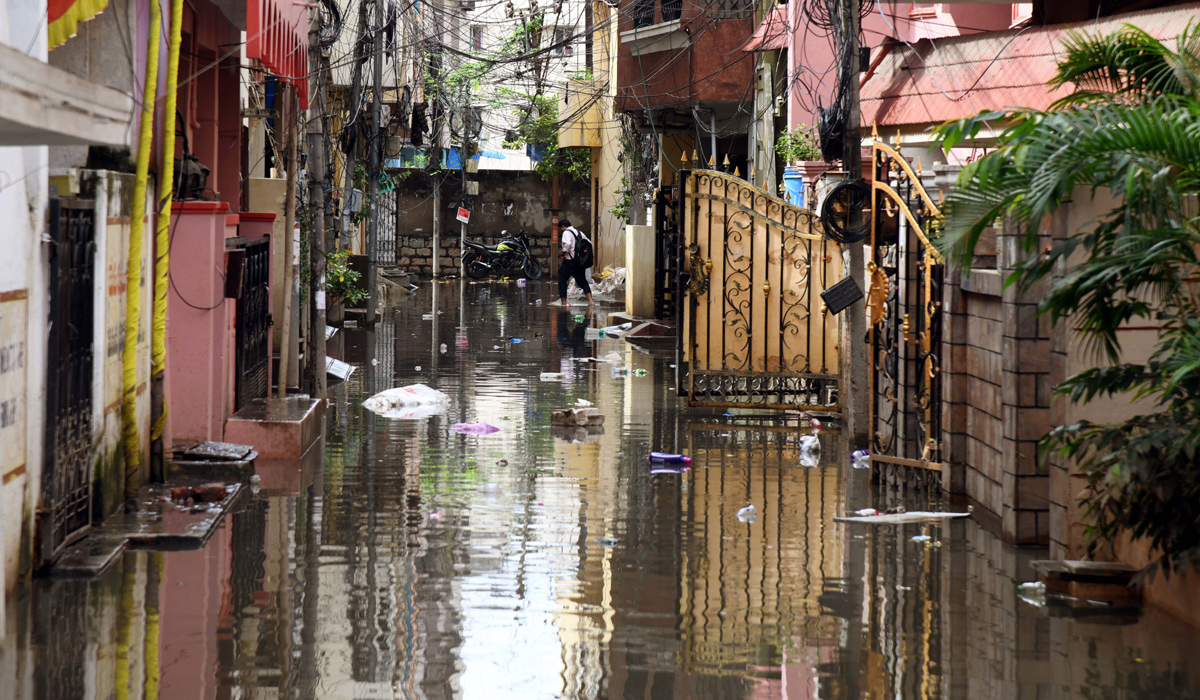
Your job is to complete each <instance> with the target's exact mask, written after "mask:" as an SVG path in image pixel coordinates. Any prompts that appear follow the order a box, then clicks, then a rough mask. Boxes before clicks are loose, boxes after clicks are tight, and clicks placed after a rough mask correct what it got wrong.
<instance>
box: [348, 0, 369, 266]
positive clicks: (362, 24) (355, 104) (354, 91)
mask: <svg viewBox="0 0 1200 700" xmlns="http://www.w3.org/2000/svg"><path fill="white" fill-rule="evenodd" d="M366 33H367V3H366V2H359V3H358V38H357V39H355V41H354V68H353V72H352V73H351V76H350V101H351V103H352V104H351V107H350V119H351V120H354V121H357V119H358V118H359V117H360V116H361V115H360V114H359V109H360V108H361V107H362V67H363V63H366V61H367V57H366V56H365V55H364V53H365V52H364V51H363V37H365V36H366ZM357 156H358V144H354V145H353V146H352V147H351V148H350V151H349V152H347V153H346V172H345V173H343V174H342V181H343V182H344V183H345V184H344V185H343V189H342V192H343V193H344V194H343V198H342V201H343V202H345V201H348V200H349V198H350V193H352V192H353V191H354V166H355V162H354V161H355V160H357ZM342 221H343V222H345V221H346V218H345V216H344V215H343V217H342ZM346 229H348V226H347V227H344V230H343V231H342V233H343V234H345V235H346V236H347V237H349V235H350V231H349V230H346ZM343 245H345V242H344V241H343Z"/></svg>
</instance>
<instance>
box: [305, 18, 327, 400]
mask: <svg viewBox="0 0 1200 700" xmlns="http://www.w3.org/2000/svg"><path fill="white" fill-rule="evenodd" d="M308 65H309V76H310V77H309V81H308V123H307V124H306V129H305V130H306V132H307V133H308V206H309V220H310V234H311V235H310V238H309V244H308V250H309V269H310V273H309V278H310V280H311V284H312V294H311V295H309V296H310V298H311V299H312V300H313V304H312V306H313V309H312V310H313V317H312V318H313V322H312V330H311V331H310V333H311V337H310V338H309V353H310V354H311V355H312V359H311V362H310V364H309V366H310V367H312V368H313V378H312V379H313V382H312V388H313V396H314V397H315V398H317V399H318V400H321V401H324V400H325V391H326V385H325V381H326V379H325V355H326V353H325V108H326V105H325V80H324V78H325V61H324V56H322V54H321V15H320V13H319V12H310V13H309V32H308Z"/></svg>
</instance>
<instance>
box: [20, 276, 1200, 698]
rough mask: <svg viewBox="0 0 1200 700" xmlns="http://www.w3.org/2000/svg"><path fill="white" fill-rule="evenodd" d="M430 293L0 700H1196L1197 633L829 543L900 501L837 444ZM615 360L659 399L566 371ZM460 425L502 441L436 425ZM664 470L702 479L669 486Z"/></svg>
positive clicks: (563, 335)
mask: <svg viewBox="0 0 1200 700" xmlns="http://www.w3.org/2000/svg"><path fill="white" fill-rule="evenodd" d="M434 290H436V297H437V298H436V300H435V299H433V298H432V297H433V296H434V293H432V292H431V290H430V288H429V287H428V286H426V287H425V288H423V289H422V291H421V293H420V295H419V296H418V297H417V298H416V299H415V300H414V301H413V302H412V303H409V304H406V305H404V306H403V307H401V308H397V309H394V310H392V311H391V312H389V314H388V315H387V316H386V318H385V319H384V322H383V323H382V324H380V325H379V326H378V328H377V329H376V330H374V331H371V332H368V331H359V330H349V329H348V330H346V331H345V332H343V333H340V334H339V335H338V336H336V338H337V339H338V340H339V341H340V343H341V353H342V355H343V357H344V358H345V359H347V360H349V361H351V362H352V363H353V364H355V365H356V366H357V367H358V370H357V371H356V372H355V373H354V375H353V376H352V377H351V380H350V381H349V382H348V383H347V384H346V385H344V386H342V387H340V388H339V389H338V390H337V392H336V399H335V401H334V405H333V406H332V409H331V411H330V414H329V418H328V438H327V450H326V458H325V462H324V465H321V464H319V463H318V464H310V465H295V466H294V467H288V468H284V469H274V470H271V471H269V472H268V473H263V474H262V475H261V478H262V482H261V489H260V491H259V492H258V494H257V495H256V497H255V498H254V499H252V500H251V501H250V502H248V504H247V505H246V506H245V507H244V508H242V509H241V510H240V512H238V513H236V514H234V515H232V516H231V517H229V518H227V519H226V521H225V523H224V524H223V525H222V526H221V527H220V529H219V530H218V531H217V532H216V534H215V535H214V537H213V539H212V540H211V541H210V542H209V544H208V546H207V547H205V549H203V550H201V551H193V552H168V553H153V554H151V553H145V552H132V553H129V554H127V555H126V556H125V558H124V560H123V561H122V562H121V564H120V565H119V566H117V567H114V569H113V570H111V571H110V572H108V573H107V574H106V575H105V576H104V577H103V578H101V579H100V580H97V581H94V582H72V581H57V582H48V581H39V582H37V583H36V585H35V586H34V588H33V590H32V591H27V592H25V593H23V594H21V595H19V596H16V597H14V598H10V601H9V605H8V609H7V617H6V620H5V624H6V636H5V638H4V640H3V642H0V674H2V675H0V678H3V679H4V680H5V682H4V683H2V684H0V697H15V698H56V699H57V698H110V697H111V698H153V697H159V698H172V699H174V698H293V697H296V698H352V699H374V698H430V699H440V698H483V699H484V700H500V699H501V698H638V699H639V700H640V699H646V698H655V699H657V698H680V699H682V698H697V699H701V698H703V699H714V700H716V699H722V700H723V699H727V698H728V699H737V698H747V699H758V698H762V699H766V698H779V699H781V700H782V699H788V700H794V699H797V698H805V699H807V698H878V699H881V700H882V699H883V698H906V699H907V698H942V697H945V698H963V699H965V700H986V699H990V698H1029V699H1035V698H1036V699H1043V698H1089V699H1091V698H1183V697H1196V696H1197V695H1200V668H1197V667H1196V666H1195V663H1194V662H1195V660H1196V659H1197V658H1200V631H1197V630H1195V629H1192V628H1188V627H1186V626H1183V625H1181V624H1179V623H1177V622H1175V621H1174V620H1172V619H1171V618H1169V617H1167V616H1165V615H1163V614H1161V613H1159V612H1158V611H1156V610H1148V611H1146V612H1145V613H1144V614H1143V615H1142V617H1141V618H1140V619H1132V618H1125V617H1121V616H1119V615H1114V614H1112V612H1111V611H1109V610H1104V609H1097V610H1095V611H1093V613H1095V614H1094V615H1093V616H1092V617H1089V618H1086V619H1070V618H1066V617H1060V616H1055V615H1052V614H1047V612H1046V611H1044V610H1041V609H1038V608H1035V607H1033V606H1031V605H1029V604H1026V603H1023V602H1020V601H1019V600H1018V598H1017V595H1016V585H1017V584H1018V583H1019V582H1021V581H1026V580H1030V579H1031V578H1032V576H1031V574H1030V573H1029V570H1028V561H1029V560H1031V559H1035V558H1038V557H1040V556H1044V552H1041V551H1038V550H1015V549H1013V548H1011V547H1007V546H1005V545H1003V544H1002V543H1001V542H1000V541H999V540H997V539H996V538H995V537H994V536H993V535H992V534H990V533H989V532H988V531H986V530H984V529H983V528H981V527H980V526H979V525H978V524H976V523H975V522H974V521H971V520H969V519H968V520H966V521H955V522H954V523H953V524H951V525H948V526H946V527H939V526H929V525H924V526H922V525H909V526H904V527H889V528H879V529H867V528H863V527H861V526H856V527H854V528H852V527H847V526H844V525H840V524H837V523H835V522H833V518H834V517H835V516H837V515H841V514H843V513H845V512H846V511H847V510H853V509H857V508H860V507H864V506H866V505H878V504H880V503H882V502H883V501H884V500H888V501H889V502H890V501H892V500H895V499H896V498H897V496H896V495H895V494H888V495H887V496H886V499H885V494H882V493H880V492H877V491H874V490H872V488H871V486H870V484H868V483H867V480H868V474H867V472H866V471H865V470H856V469H851V468H850V467H849V465H848V457H847V453H848V448H847V446H846V445H844V444H843V443H842V441H841V438H840V436H839V435H838V434H837V433H836V432H832V431H826V432H825V433H823V434H822V435H821V440H822V445H823V450H822V454H823V460H822V464H821V465H820V466H818V467H815V468H806V467H802V466H800V460H799V452H798V445H797V439H798V436H799V435H800V433H799V432H797V429H796V427H795V426H794V425H787V424H784V423H781V422H780V421H779V420H778V418H777V417H769V418H766V419H764V418H756V417H747V416H725V415H721V413H720V412H719V411H718V412H709V413H703V412H685V411H683V410H681V409H680V407H679V403H678V401H677V400H676V398H675V397H674V394H673V392H672V391H671V388H670V378H671V375H672V372H673V370H672V369H671V367H670V365H671V363H672V362H673V357H671V356H670V355H668V354H665V353H664V354H647V353H641V352H638V351H635V350H633V349H631V348H630V346H627V345H625V344H624V343H621V342H619V341H614V340H611V339H607V340H601V341H596V342H592V341H587V340H585V338H584V332H583V326H582V325H578V324H576V323H575V321H574V320H573V316H574V314H576V313H581V312H582V309H575V310H572V311H570V312H563V311H559V310H556V309H554V308H553V307H549V306H546V305H544V304H543V305H540V306H537V305H534V303H533V301H534V299H535V297H537V296H539V295H540V296H541V297H543V298H544V299H545V300H546V301H549V300H550V299H551V298H552V290H551V288H550V287H549V286H544V287H529V288H525V289H519V288H517V287H515V286H514V285H510V284H499V283H498V284H495V285H486V284H481V285H467V286H466V287H465V288H460V287H459V285H458V284H457V283H452V284H443V285H438V286H436V287H434ZM460 294H461V296H460ZM460 299H461V300H462V305H461V306H460ZM431 311H433V312H434V316H433V319H434V320H430V321H426V320H423V319H422V316H423V314H426V313H430V312H431ZM460 328H465V329H466V330H460ZM512 338H518V339H520V340H522V341H523V342H521V343H513V342H511V339H512ZM443 344H444V345H445V351H444V352H443V351H442V345H443ZM610 351H617V352H620V353H622V354H623V355H624V357H625V361H626V363H627V364H628V366H629V367H631V368H635V369H636V368H644V369H646V370H648V372H649V374H648V375H647V376H621V377H614V376H613V375H612V374H611V372H610V370H609V368H608V367H607V366H604V365H600V366H596V365H590V364H584V363H579V362H575V361H574V360H575V358H580V357H588V356H601V355H604V354H606V353H608V352H610ZM543 371H554V372H558V371H562V372H565V373H566V374H567V379H566V380H565V381H561V382H544V381H540V380H539V374H540V373H541V372H543ZM418 381H420V382H424V383H427V384H429V385H431V386H434V387H436V388H438V389H440V390H442V391H444V392H445V393H447V394H449V395H450V397H451V400H452V402H451V405H450V408H449V410H448V412H447V414H446V415H444V416H439V417H434V418H429V419H424V420H421V421H415V422H414V421H392V420H386V419H382V418H379V417H377V416H375V415H373V414H371V413H370V412H368V411H365V410H364V409H363V408H362V407H361V406H360V405H359V404H360V401H361V400H362V398H364V397H365V396H368V395H370V394H372V393H374V392H375V391H378V390H381V389H385V388H390V387H393V386H398V385H404V384H409V383H413V382H418ZM579 398H584V399H587V400H589V401H592V402H594V403H595V404H596V405H597V406H598V407H599V408H600V409H601V410H602V412H603V413H604V415H605V416H606V418H607V422H606V424H605V426H604V433H603V435H601V436H599V437H598V438H596V439H593V440H591V441H585V442H582V443H577V444H576V443H572V442H571V441H570V439H572V438H578V437H580V436H578V435H575V434H574V433H566V434H563V433H561V432H560V433H556V432H555V431H553V430H552V429H551V428H550V426H549V413H550V411H551V410H554V409H557V408H562V407H565V406H568V405H570V404H572V403H573V402H574V401H575V400H576V399H579ZM473 421H486V422H489V423H492V424H494V425H496V426H498V427H500V428H501V430H500V432H498V433H495V434H493V435H487V436H478V437H476V436H468V435H458V434H455V433H453V432H451V431H450V430H449V426H450V425H451V424H453V423H457V422H473ZM652 450H659V451H681V452H687V453H689V454H691V455H692V456H693V457H694V458H695V464H694V467H695V468H694V469H692V470H691V471H690V472H687V473H685V474H681V475H673V474H659V475H652V474H651V473H650V472H649V469H648V467H647V461H646V456H647V454H648V453H649V452H650V451H652ZM747 504H753V505H755V506H756V508H757V509H758V518H757V521H755V522H753V523H750V524H746V523H742V522H740V521H739V520H738V519H737V518H736V517H735V513H736V511H737V510H738V509H739V508H741V507H743V506H745V505H747ZM914 537H917V539H916V540H914V539H913V538H914ZM924 537H928V539H927V540H926V539H924ZM1188 662H1192V663H1191V667H1190V668H1189V664H1188Z"/></svg>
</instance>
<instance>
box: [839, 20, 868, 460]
mask: <svg viewBox="0 0 1200 700" xmlns="http://www.w3.org/2000/svg"><path fill="white" fill-rule="evenodd" d="M859 2H860V0H843V16H842V26H843V28H844V29H843V36H844V41H845V44H846V46H845V49H844V58H843V60H844V61H846V64H847V65H846V71H847V73H848V74H849V76H848V78H847V80H846V82H845V85H844V89H845V95H844V97H843V99H844V100H845V115H846V135H845V139H844V142H843V148H844V151H843V154H842V165H843V168H844V169H845V171H846V179H847V180H857V179H858V178H860V177H862V150H861V149H862V125H861V123H860V118H861V115H860V108H859V96H858V81H859V76H860V75H861V72H862V66H861V65H860V61H859V49H858V35H859V29H860V28H859ZM851 216H852V217H854V218H853V219H852V220H851V225H857V224H858V223H860V221H861V219H860V218H859V217H860V212H851ZM864 249H865V246H864V244H863V243H862V242H859V243H851V244H850V250H849V253H850V276H851V277H853V278H854V281H855V283H856V284H858V288H859V289H862V290H863V291H864V292H865V291H866V289H867V271H866V260H865V253H864ZM865 298H866V297H865V296H864V299H865ZM846 313H847V315H848V323H847V325H848V329H847V330H848V332H849V334H850V337H849V345H850V348H849V350H850V353H849V356H848V357H849V376H848V378H847V379H848V381H847V387H846V388H847V389H848V391H847V392H846V393H845V394H844V395H843V396H844V397H845V399H846V401H845V402H844V405H845V409H846V414H845V415H846V416H847V418H848V420H847V425H846V428H847V432H848V433H849V435H850V439H851V440H852V444H855V445H866V444H867V439H868V437H867V433H868V427H869V426H868V421H869V420H870V411H869V410H868V406H869V404H870V396H869V395H868V392H869V385H868V381H867V365H868V361H867V356H868V354H869V350H868V348H867V346H866V342H867V341H866V338H867V317H866V310H865V307H864V305H863V301H862V300H859V301H856V302H854V304H853V305H852V306H851V307H850V308H849V309H847V310H846Z"/></svg>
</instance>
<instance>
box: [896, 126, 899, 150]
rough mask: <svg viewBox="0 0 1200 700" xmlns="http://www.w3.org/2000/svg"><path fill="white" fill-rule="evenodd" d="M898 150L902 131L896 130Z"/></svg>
mask: <svg viewBox="0 0 1200 700" xmlns="http://www.w3.org/2000/svg"><path fill="white" fill-rule="evenodd" d="M896 148H900V130H899V129H896Z"/></svg>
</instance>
